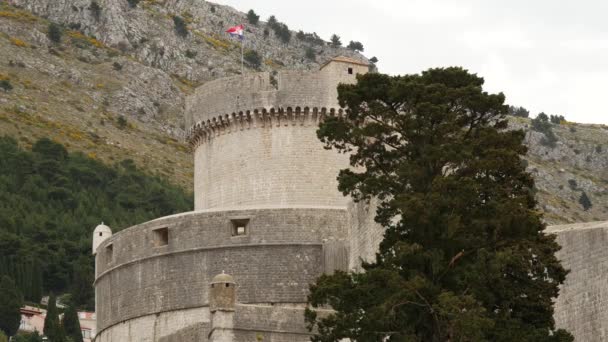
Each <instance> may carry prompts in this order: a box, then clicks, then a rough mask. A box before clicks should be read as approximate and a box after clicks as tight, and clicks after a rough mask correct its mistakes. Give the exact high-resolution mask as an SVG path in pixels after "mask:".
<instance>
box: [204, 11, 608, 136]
mask: <svg viewBox="0 0 608 342" xmlns="http://www.w3.org/2000/svg"><path fill="white" fill-rule="evenodd" d="M216 2H218V3H221V4H226V5H230V6H232V7H234V8H236V9H238V10H240V11H243V12H246V11H248V10H249V9H251V8H253V9H254V10H255V11H256V12H257V13H258V14H259V15H260V16H261V18H262V20H264V21H265V20H266V19H267V18H268V16H270V15H271V14H274V15H275V16H276V17H277V19H278V20H279V21H282V22H285V23H286V24H287V25H289V27H290V28H291V29H292V30H300V29H302V30H304V31H305V32H317V33H318V34H319V35H320V36H321V37H322V38H324V39H326V40H328V39H329V37H330V36H331V34H333V33H336V34H338V35H339V36H340V37H342V42H343V43H344V44H347V43H348V42H349V41H350V40H355V41H360V42H361V43H363V45H364V47H365V52H364V54H365V55H366V56H367V57H372V56H376V57H377V58H378V59H379V60H380V62H379V63H378V67H379V69H380V71H381V72H384V73H389V74H393V75H396V74H406V73H419V72H420V71H422V70H425V69H428V68H431V67H445V66H463V67H465V68H466V69H468V70H469V71H471V72H473V73H477V74H478V75H479V76H482V77H483V78H484V79H485V81H486V83H485V89H486V90H487V91H489V92H499V91H502V92H503V93H505V95H506V96H507V102H508V103H509V104H512V105H517V106H524V107H526V108H527V109H528V110H530V112H531V113H532V115H534V116H535V115H536V114H537V113H538V112H541V111H544V112H545V113H547V114H559V115H564V116H565V117H566V119H568V120H569V121H576V122H586V123H604V124H608V111H606V110H605V107H606V105H605V102H606V100H607V98H608V86H607V83H608V18H607V16H608V1H605V0H604V1H602V0H578V1H567V0H527V1H524V0H510V1H498V0H485V1H484V0H477V1H475V0H459V1H456V0H453V1H447V0H445V1H440V0H375V1H374V0H338V1H335V0H331V1H328V0H324V1H321V0H304V1H285V0H216Z"/></svg>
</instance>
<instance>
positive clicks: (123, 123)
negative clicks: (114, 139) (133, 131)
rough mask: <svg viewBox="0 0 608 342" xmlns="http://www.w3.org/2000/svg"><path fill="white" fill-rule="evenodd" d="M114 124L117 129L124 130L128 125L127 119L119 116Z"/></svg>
mask: <svg viewBox="0 0 608 342" xmlns="http://www.w3.org/2000/svg"><path fill="white" fill-rule="evenodd" d="M116 124H117V125H118V128H120V129H125V128H127V125H128V124H129V123H128V122H127V119H125V117H124V115H120V116H119V117H118V119H116Z"/></svg>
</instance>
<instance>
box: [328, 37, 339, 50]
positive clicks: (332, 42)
mask: <svg viewBox="0 0 608 342" xmlns="http://www.w3.org/2000/svg"><path fill="white" fill-rule="evenodd" d="M329 45H331V46H332V47H336V48H337V47H340V46H342V41H340V36H338V35H337V34H333V35H332V36H331V38H330V39H329Z"/></svg>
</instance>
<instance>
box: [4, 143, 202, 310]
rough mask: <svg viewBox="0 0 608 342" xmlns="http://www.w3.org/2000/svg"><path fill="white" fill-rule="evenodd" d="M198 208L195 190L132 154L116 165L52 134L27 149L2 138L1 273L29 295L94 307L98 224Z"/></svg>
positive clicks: (122, 222) (28, 297)
mask: <svg viewBox="0 0 608 342" xmlns="http://www.w3.org/2000/svg"><path fill="white" fill-rule="evenodd" d="M192 206H193V204H192V196H191V195H190V194H187V193H185V192H184V191H183V190H182V189H180V188H178V187H176V186H173V185H171V184H169V183H168V182H166V181H163V180H162V179H160V178H158V177H154V176H150V175H147V174H145V173H144V172H142V171H141V170H138V169H137V168H136V166H135V164H134V163H133V161H131V160H124V161H122V162H120V163H117V164H115V165H113V166H108V165H105V164H103V163H101V162H99V161H97V160H95V159H92V158H89V157H87V156H85V155H84V154H82V153H68V151H67V150H66V149H65V148H64V147H63V146H62V145H60V144H58V143H56V142H53V141H51V140H49V139H41V140H39V141H37V142H36V143H35V144H34V145H33V146H32V149H31V150H25V149H23V148H21V147H20V146H19V145H18V144H17V142H16V141H15V140H14V139H12V138H10V137H0V276H2V275H8V276H9V277H11V278H13V279H14V281H15V282H16V283H17V285H18V288H19V289H20V290H21V291H22V292H23V296H24V299H25V300H26V301H29V302H39V300H40V298H41V296H43V295H45V294H47V293H51V292H53V293H56V294H62V293H70V294H72V299H73V300H74V301H75V302H76V303H77V305H78V306H79V307H81V308H84V309H89V310H91V309H93V302H94V300H93V288H92V285H91V284H92V282H93V272H94V262H93V261H94V260H93V257H92V255H91V238H92V232H93V229H94V228H95V226H97V225H98V224H100V223H101V222H102V221H103V222H104V223H105V224H107V225H109V226H110V227H112V229H113V231H114V232H116V231H118V230H120V229H123V228H125V227H128V226H130V225H133V224H136V223H141V222H144V221H147V220H150V219H153V218H156V217H160V216H165V215H169V214H173V213H178V212H184V211H189V210H192Z"/></svg>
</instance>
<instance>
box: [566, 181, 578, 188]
mask: <svg viewBox="0 0 608 342" xmlns="http://www.w3.org/2000/svg"><path fill="white" fill-rule="evenodd" d="M568 186H569V187H570V189H572V190H576V189H578V184H576V179H568Z"/></svg>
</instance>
